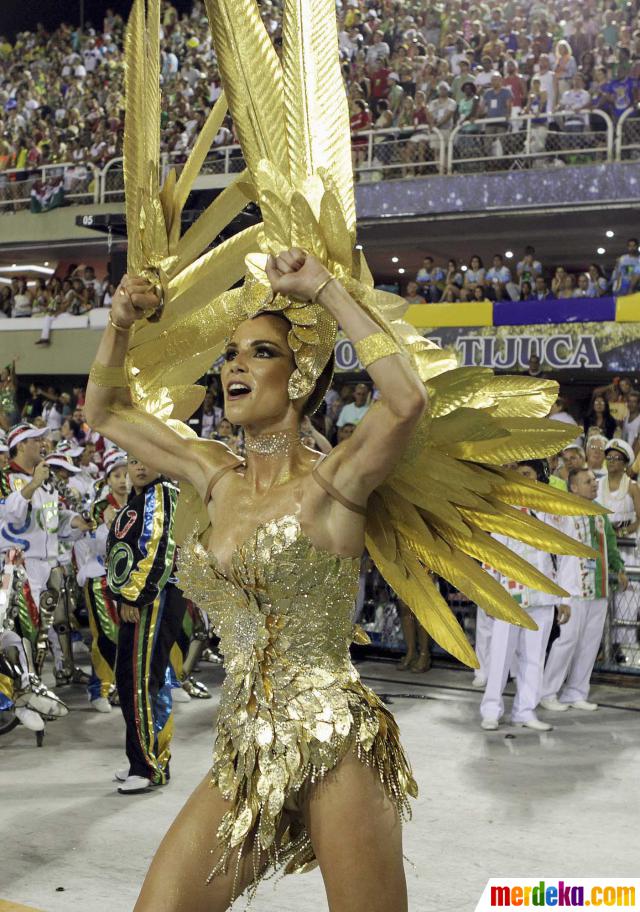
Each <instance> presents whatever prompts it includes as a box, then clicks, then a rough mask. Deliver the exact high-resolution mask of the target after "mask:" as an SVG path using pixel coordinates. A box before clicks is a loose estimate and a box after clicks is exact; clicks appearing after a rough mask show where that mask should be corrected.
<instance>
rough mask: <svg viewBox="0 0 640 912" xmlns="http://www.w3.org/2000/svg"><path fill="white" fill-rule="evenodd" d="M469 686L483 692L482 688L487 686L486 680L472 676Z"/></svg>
mask: <svg viewBox="0 0 640 912" xmlns="http://www.w3.org/2000/svg"><path fill="white" fill-rule="evenodd" d="M471 686H472V687H477V688H478V690H484V688H485V687H486V686H487V679H486V678H483V677H480V676H479V675H474V677H473V681H472V682H471Z"/></svg>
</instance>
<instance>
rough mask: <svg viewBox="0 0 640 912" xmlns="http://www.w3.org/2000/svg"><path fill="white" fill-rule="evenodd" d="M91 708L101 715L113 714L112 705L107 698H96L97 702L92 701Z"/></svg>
mask: <svg viewBox="0 0 640 912" xmlns="http://www.w3.org/2000/svg"><path fill="white" fill-rule="evenodd" d="M91 706H92V707H93V708H94V709H95V711H96V712H99V713H110V712H111V703H109V701H108V700H107V698H106V697H96V699H95V700H91Z"/></svg>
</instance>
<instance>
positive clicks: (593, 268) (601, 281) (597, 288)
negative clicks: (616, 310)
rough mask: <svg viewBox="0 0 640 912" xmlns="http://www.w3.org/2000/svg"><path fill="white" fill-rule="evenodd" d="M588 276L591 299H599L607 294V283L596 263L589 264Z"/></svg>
mask: <svg viewBox="0 0 640 912" xmlns="http://www.w3.org/2000/svg"><path fill="white" fill-rule="evenodd" d="M588 274H589V282H590V292H591V297H592V298H600V297H602V295H605V294H607V293H608V291H609V283H608V282H607V280H606V278H605V275H604V272H603V271H602V267H601V266H600V265H599V264H598V263H589V270H588Z"/></svg>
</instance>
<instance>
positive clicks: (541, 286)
mask: <svg viewBox="0 0 640 912" xmlns="http://www.w3.org/2000/svg"><path fill="white" fill-rule="evenodd" d="M533 296H534V298H535V299H536V301H548V300H550V299H551V298H552V297H553V295H552V294H551V292H550V291H549V287H548V285H547V280H546V279H545V277H544V276H541V275H537V276H536V279H535V286H534V290H533Z"/></svg>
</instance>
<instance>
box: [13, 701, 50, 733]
mask: <svg viewBox="0 0 640 912" xmlns="http://www.w3.org/2000/svg"><path fill="white" fill-rule="evenodd" d="M16 716H17V717H18V719H20V722H21V723H22V724H23V725H24V727H25V728H28V729H29V731H32V732H41V731H44V719H43V718H42V716H39V715H38V713H37V712H34V711H33V710H32V709H28V708H27V707H26V706H16Z"/></svg>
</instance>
